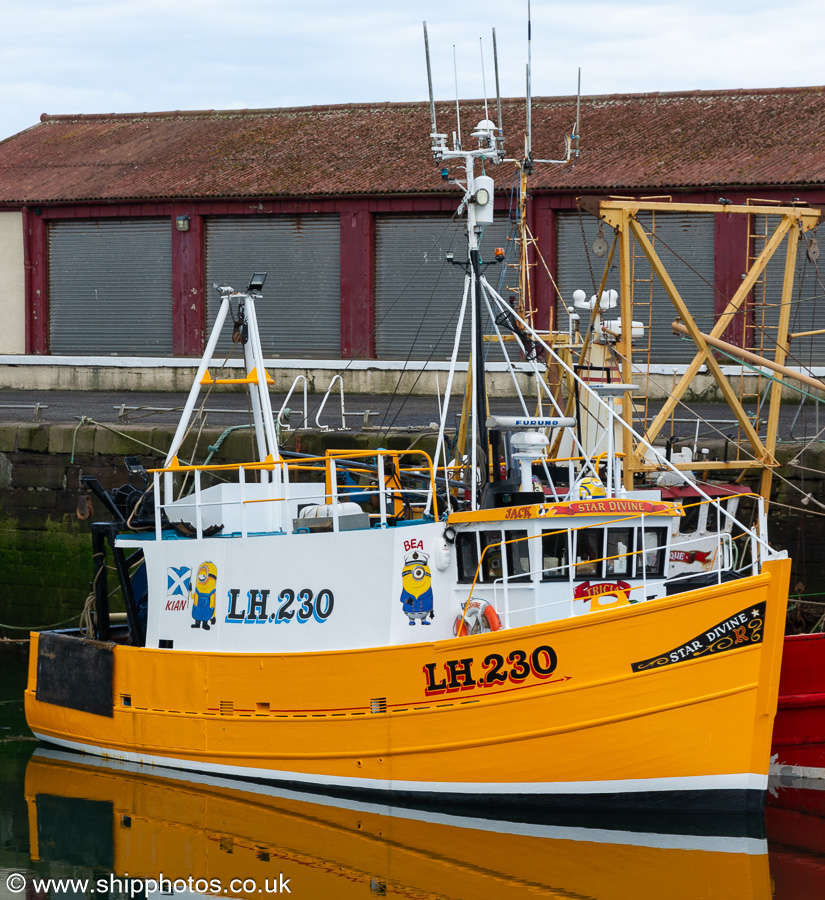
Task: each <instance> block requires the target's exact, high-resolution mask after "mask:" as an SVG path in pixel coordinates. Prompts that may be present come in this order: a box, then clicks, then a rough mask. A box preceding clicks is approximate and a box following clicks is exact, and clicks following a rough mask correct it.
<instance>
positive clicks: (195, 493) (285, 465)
mask: <svg viewBox="0 0 825 900" xmlns="http://www.w3.org/2000/svg"><path fill="white" fill-rule="evenodd" d="M410 458H412V459H410ZM150 471H151V474H152V477H153V492H154V500H155V537H156V539H158V540H160V539H162V536H163V513H164V512H165V513H166V514H167V518H168V519H169V521H170V524H171V525H174V522H175V521H177V522H180V521H181V519H180V518H178V519H175V518H174V516H176V515H177V516H180V514H181V513H183V511H187V513H188V514H189V515H191V516H192V518H193V519H194V522H192V523H188V524H191V526H192V528H191V530H192V531H193V532H194V533H193V534H192V536H193V537H197V538H202V537H204V532H206V531H208V530H209V529H208V526H205V525H204V516H205V515H208V513H209V511H215V510H217V511H219V512H221V513H227V512H228V511H231V510H235V511H236V512H237V515H230V518H231V519H232V520H233V521H236V522H237V524H238V527H237V528H232V529H231V530H230V531H229V534H227V532H226V531H222V532H220V533H218V532H216V533H215V534H214V535H212V534H207V535H206V536H208V537H211V536H218V534H221V535H222V536H223V537H227V536H229V535H233V536H234V535H240V536H241V537H246V536H247V535H248V534H250V533H261V532H265V533H284V534H291V533H293V532H294V531H295V528H294V523H293V519H300V515H299V514H298V509H297V507H296V504H297V503H299V502H300V503H301V504H302V506H306V505H312V504H315V505H318V506H321V507H323V508H324V509H323V510H322V511H323V512H325V513H328V515H324V516H322V518H326V519H330V520H331V522H332V530H333V531H339V530H340V524H341V519H342V517H343V516H344V514H345V513H344V512H343V511H342V506H341V504H343V503H345V502H347V501H350V502H353V498H356V499H357V501H358V503H359V505H360V504H361V503H366V504H368V505H369V508H370V511H369V512H368V513H367V515H368V516H369V522H370V525H371V526H376V527H387V526H388V525H389V524H390V522H395V523H397V522H398V521H407V520H410V521H414V520H417V519H420V518H422V517H423V512H424V509H425V507H426V505H427V501H428V499H429V497H430V494H431V491H432V489H431V485H432V484H433V483H434V470H433V463H432V460H431V459H430V457H429V455H428V454H427V453H425V452H424V451H423V450H404V451H394V450H351V451H328V452H327V454H326V455H325V456H307V457H301V458H299V459H291V460H286V459H280V460H272V459H268V460H266V461H265V462H250V463H244V464H234V463H233V464H217V465H200V466H197V465H191V466H187V465H180V464H178V463H177V461H176V460H173V462H172V464H171V465H169V466H167V467H165V468H162V469H152V470H150ZM189 474H191V476H192V481H193V488H192V493H191V494H189V495H187V496H185V497H178V498H177V499H175V498H174V479H175V476H180V475H189ZM204 476H209V477H211V478H212V479H213V480H214V481H215V484H214V485H210V487H209V488H204V487H203V485H202V482H203V478H204ZM347 477H348V478H349V480H350V481H351V482H353V483H350V484H341V483H340V482H341V480H342V479H343V478H347ZM256 479H257V480H256ZM298 479H303V480H301V481H299V480H298ZM359 482H360V483H359ZM298 485H300V487H298ZM309 485H313V486H314V488H315V489H313V488H309V489H307V488H308V486H309ZM216 487H220V488H221V489H220V490H219V491H214V490H212V489H213V488H216ZM253 504H256V505H257V504H264V505H265V507H264V508H265V510H266V512H265V514H264V515H263V517H262V516H261V515H259V514H256V515H252V514H251V512H250V511H251V509H252V508H253ZM433 504H434V505H433V517H434V518H437V517H438V506H437V501H433ZM311 523H312V520H311V519H308V520H307V530H310V529H309V525H310V524H311ZM301 530H303V529H302V528H301Z"/></svg>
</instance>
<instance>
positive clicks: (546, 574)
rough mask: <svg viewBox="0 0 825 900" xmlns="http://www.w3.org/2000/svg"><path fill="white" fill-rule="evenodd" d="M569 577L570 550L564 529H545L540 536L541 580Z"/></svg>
mask: <svg viewBox="0 0 825 900" xmlns="http://www.w3.org/2000/svg"><path fill="white" fill-rule="evenodd" d="M569 578H570V550H569V543H568V534H567V532H566V531H555V532H554V531H545V532H544V534H542V536H541V580H542V581H567V580H568V579H569Z"/></svg>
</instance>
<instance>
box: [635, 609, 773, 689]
mask: <svg viewBox="0 0 825 900" xmlns="http://www.w3.org/2000/svg"><path fill="white" fill-rule="evenodd" d="M764 626H765V602H764V601H762V603H755V604H754V605H753V606H749V607H747V609H743V610H742V611H741V612H738V613H736V615H733V616H730V617H729V618H727V619H725V620H724V621H722V622H719V623H717V624H716V625H714V626H713V627H712V628H708V629H707V631H703V632H702V633H701V634H699V635H697V636H696V637H695V638H693V639H692V640H689V641H687V642H686V643H684V644H682V645H681V646H679V647H674V648H673V649H672V650H667V651H665V652H664V653H660V654H659V655H658V656H652V657H651V658H650V659H643V660H641V661H640V662H635V663H631V668H632V669H633V671H634V672H644V671H646V670H648V669H658V668H661V667H662V666H672V665H674V664H676V663H680V662H687V661H688V660H689V659H696V658H697V657H700V656H709V655H710V654H713V653H724V652H726V651H727V650H738V649H739V648H740V647H748V646H750V645H752V644H759V643H761V641H762V636H763V630H764Z"/></svg>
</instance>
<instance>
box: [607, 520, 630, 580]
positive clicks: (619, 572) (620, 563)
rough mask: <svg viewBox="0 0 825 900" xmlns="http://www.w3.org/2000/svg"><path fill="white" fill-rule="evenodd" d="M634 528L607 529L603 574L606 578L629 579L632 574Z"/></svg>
mask: <svg viewBox="0 0 825 900" xmlns="http://www.w3.org/2000/svg"><path fill="white" fill-rule="evenodd" d="M634 531H635V529H634V528H608V529H607V551H606V553H605V557H606V559H605V572H606V575H607V577H608V578H609V577H611V576H613V577H619V576H622V577H625V578H626V577H629V576H631V575H632V574H633V556H632V555H631V554H632V553H633V535H634Z"/></svg>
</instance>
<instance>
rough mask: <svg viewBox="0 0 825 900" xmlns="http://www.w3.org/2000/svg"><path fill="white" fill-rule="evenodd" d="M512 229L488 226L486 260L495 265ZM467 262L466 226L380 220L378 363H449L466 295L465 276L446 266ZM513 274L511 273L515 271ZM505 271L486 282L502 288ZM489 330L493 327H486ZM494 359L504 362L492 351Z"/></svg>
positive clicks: (430, 219) (424, 219) (492, 271)
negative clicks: (452, 256)
mask: <svg viewBox="0 0 825 900" xmlns="http://www.w3.org/2000/svg"><path fill="white" fill-rule="evenodd" d="M507 233H508V224H507V222H506V221H504V222H500V223H499V222H496V223H494V224H493V225H488V226H487V227H486V228H485V230H484V233H483V235H482V239H481V245H480V246H481V256H482V259H483V260H484V259H488V260H492V259H493V254H494V252H495V248H496V247H509V245H508V244H507ZM448 251H452V252H453V253H455V259H456V260H466V259H467V237H466V231H465V228H464V222H463V220H462V221H457V220H452V219H450V218H449V217H447V216H440V217H436V216H376V220H375V331H376V341H375V346H376V354H377V356H378V358H379V359H408V358H409V359H415V360H427V359H439V360H443V359H449V358H450V356H451V355H452V352H453V341H454V340H455V327H456V324H457V323H458V314H459V310H460V307H461V298H462V295H463V292H464V271H463V269H462V268H460V267H459V266H457V265H452V266H451V265H449V264H447V262H446V261H445V254H446V253H447V252H448ZM510 272H512V270H510ZM502 274H503V269H502V267H500V266H491V267H490V268H489V269H488V270H487V272H486V275H487V280H488V281H489V282H490V284H492V285H493V287H495V288H496V289H497V290H499V291H500V293H502V296H506V294H505V293H504V289H503V288H501V289H500V287H499V282H500V276H501V275H502ZM469 319H470V317H469V309H468V311H467V314H466V315H465V325H464V334H463V336H462V345H461V351H460V357H459V358H460V359H466V358H467V357H468V355H469V350H470V331H469ZM487 324H488V326H489V323H487ZM487 346H488V347H490V348H491V349H490V350H489V352H488V358H489V359H496V360H497V359H501V358H502V357H501V353H500V351H499V350H498V347H497V345H487Z"/></svg>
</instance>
